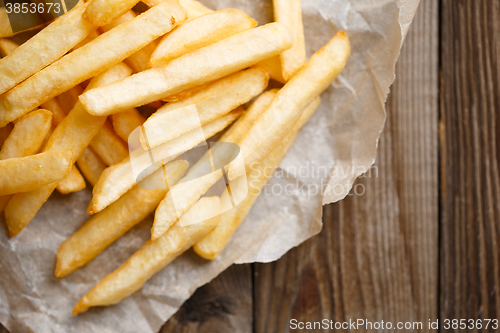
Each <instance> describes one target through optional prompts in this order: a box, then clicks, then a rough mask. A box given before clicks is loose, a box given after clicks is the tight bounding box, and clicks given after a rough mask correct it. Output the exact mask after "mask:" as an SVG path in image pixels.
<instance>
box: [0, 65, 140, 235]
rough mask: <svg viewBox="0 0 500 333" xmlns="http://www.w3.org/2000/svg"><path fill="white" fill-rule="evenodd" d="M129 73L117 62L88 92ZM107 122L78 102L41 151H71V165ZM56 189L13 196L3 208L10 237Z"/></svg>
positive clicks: (26, 222)
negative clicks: (87, 110)
mask: <svg viewBox="0 0 500 333" xmlns="http://www.w3.org/2000/svg"><path fill="white" fill-rule="evenodd" d="M131 73H132V70H131V69H130V68H129V67H127V66H126V65H125V64H123V63H119V64H117V65H115V66H113V67H111V68H110V69H108V70H107V71H106V72H104V73H102V74H99V75H98V76H96V77H95V78H93V79H92V80H91V81H90V83H89V85H88V87H87V89H92V88H93V87H96V86H100V85H106V84H109V83H111V82H113V81H116V80H120V79H123V78H124V77H126V76H128V75H130V74H131ZM105 121H106V117H95V116H91V115H89V114H88V112H86V111H85V109H84V108H83V107H82V105H81V104H80V103H79V102H78V103H77V104H76V105H75V107H74V108H73V110H71V112H70V113H69V114H68V116H67V117H66V118H64V120H63V121H62V122H61V123H60V124H59V126H57V128H56V129H55V130H54V132H53V133H52V135H51V136H50V138H49V141H48V142H47V144H46V146H45V148H44V151H60V150H72V151H73V155H72V160H73V161H72V162H73V163H74V162H75V161H76V160H77V159H78V157H79V156H80V155H81V153H82V151H83V150H84V149H85V148H86V147H87V146H88V145H89V144H90V141H91V140H92V138H93V137H94V136H95V135H96V134H97V132H98V131H99V130H100V129H101V127H102V126H103V125H104V122H105ZM56 186H57V182H54V183H52V184H49V185H47V186H44V187H42V188H40V189H38V190H36V191H32V192H27V193H18V194H15V195H14V196H13V197H12V198H11V199H10V201H9V203H8V204H7V207H5V221H6V222H7V226H8V228H9V233H10V235H11V237H14V236H15V235H17V234H18V233H19V232H20V231H21V230H22V229H23V228H24V227H25V226H26V225H27V224H28V223H29V222H30V221H31V220H32V219H33V217H34V216H35V215H36V213H37V212H38V210H39V209H40V208H41V207H42V205H43V204H44V203H45V201H47V199H48V198H49V196H50V194H51V193H52V192H53V191H54V189H55V188H56Z"/></svg>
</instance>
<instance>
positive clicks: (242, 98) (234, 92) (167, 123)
mask: <svg viewBox="0 0 500 333" xmlns="http://www.w3.org/2000/svg"><path fill="white" fill-rule="evenodd" d="M268 82H269V72H268V71H267V69H265V68H263V67H255V68H250V69H247V70H244V71H241V72H237V73H235V74H232V75H229V76H227V77H225V78H222V79H220V80H218V81H215V82H214V83H212V84H211V85H209V86H208V87H207V88H205V89H203V90H202V91H200V92H199V93H197V94H195V95H192V96H191V97H189V98H187V99H185V100H182V101H181V102H177V103H171V104H167V105H166V106H163V107H161V108H160V109H158V111H156V112H155V113H154V114H153V116H151V117H149V119H148V120H146V122H145V123H144V124H143V125H142V129H141V138H140V139H141V145H142V147H143V148H144V149H149V148H154V147H157V146H159V145H160V144H162V143H164V142H167V141H169V140H172V139H175V138H176V137H178V136H181V135H182V134H184V133H187V132H189V131H191V130H193V129H195V128H197V127H199V126H200V124H201V125H205V124H207V123H209V122H211V121H213V120H215V119H217V118H220V117H222V116H223V115H225V114H228V113H229V112H231V111H232V110H234V109H236V108H237V107H238V106H240V105H243V104H245V103H247V102H249V101H250V100H252V98H254V97H256V96H258V95H259V94H260V93H262V92H263V91H264V89H266V87H267V84H268ZM187 105H195V106H196V109H193V111H194V112H192V113H188V112H186V109H185V108H184V106H187Z"/></svg>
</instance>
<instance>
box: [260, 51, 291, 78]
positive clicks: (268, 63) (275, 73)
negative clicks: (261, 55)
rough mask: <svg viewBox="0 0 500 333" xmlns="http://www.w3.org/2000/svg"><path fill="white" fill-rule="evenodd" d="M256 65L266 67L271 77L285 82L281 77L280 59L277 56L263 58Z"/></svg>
mask: <svg viewBox="0 0 500 333" xmlns="http://www.w3.org/2000/svg"><path fill="white" fill-rule="evenodd" d="M257 65H258V66H262V67H265V68H267V69H268V70H269V73H270V74H271V79H273V80H275V81H278V82H279V83H283V84H285V83H286V81H285V79H284V78H283V70H282V69H281V59H280V57H279V56H275V57H271V58H267V59H264V60H262V61H261V62H259V63H258V64H257Z"/></svg>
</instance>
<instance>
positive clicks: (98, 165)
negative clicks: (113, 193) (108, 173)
mask: <svg viewBox="0 0 500 333" xmlns="http://www.w3.org/2000/svg"><path fill="white" fill-rule="evenodd" d="M76 165H78V168H79V169H80V172H81V173H82V174H83V176H84V177H85V179H87V180H88V182H89V183H90V184H91V185H92V186H94V185H95V184H96V183H97V180H98V179H99V177H100V176H101V174H102V172H103V171H104V169H106V167H107V165H106V164H104V162H103V161H102V160H101V159H100V158H99V156H97V154H96V153H95V152H94V151H93V150H92V148H90V147H87V148H85V149H84V150H83V152H82V155H81V156H80V158H79V159H78V160H77V161H76Z"/></svg>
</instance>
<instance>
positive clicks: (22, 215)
mask: <svg viewBox="0 0 500 333" xmlns="http://www.w3.org/2000/svg"><path fill="white" fill-rule="evenodd" d="M144 2H145V4H146V5H147V6H149V9H148V10H146V11H144V12H142V13H140V14H138V13H135V12H134V11H133V8H134V6H135V5H137V3H138V1H137V0H90V1H88V2H81V3H79V4H78V5H77V6H76V7H75V8H74V9H72V10H71V11H69V12H68V13H66V14H64V15H63V16H61V17H60V18H59V19H57V20H55V21H54V22H53V23H51V24H50V25H48V26H46V27H45V28H43V29H42V30H41V31H40V32H38V33H37V34H36V35H35V36H34V37H32V38H31V39H29V40H28V41H26V42H25V43H23V44H22V45H16V44H15V43H14V42H12V41H11V40H9V39H5V38H4V39H0V55H1V56H2V57H3V58H2V59H1V60H0V147H1V150H0V212H4V213H5V220H6V223H7V227H8V230H9V233H10V235H11V237H14V236H16V235H17V234H18V233H19V232H21V231H22V230H23V228H25V227H26V226H27V224H28V223H29V222H30V221H31V220H32V219H33V218H34V216H35V215H36V213H37V212H38V210H39V209H40V207H41V206H42V205H43V204H44V203H45V201H47V199H48V198H49V197H50V195H51V194H52V192H53V191H54V190H56V189H57V190H58V191H59V192H61V193H64V194H67V193H72V192H75V191H79V190H82V189H83V188H85V187H86V181H87V182H88V183H89V184H90V185H91V186H93V191H92V194H93V197H92V200H91V202H90V204H89V207H88V213H89V214H91V215H92V217H91V218H90V219H89V220H88V221H87V222H86V223H85V224H84V225H83V226H82V227H81V228H80V229H79V230H77V231H76V232H75V233H74V234H73V235H72V236H71V237H69V238H68V239H67V240H66V241H65V242H64V243H62V245H61V246H60V249H59V251H58V253H57V263H56V270H55V275H56V276H57V277H59V278H63V277H65V276H67V275H69V274H71V273H73V272H75V271H76V270H78V269H80V268H82V267H83V266H85V265H86V264H87V263H89V262H90V261H91V260H93V259H94V258H95V257H96V256H98V255H99V254H100V253H101V252H102V251H103V250H104V249H105V248H106V247H108V246H109V245H111V244H112V243H113V242H114V241H116V240H117V239H118V238H120V236H122V235H123V234H125V233H126V232H127V231H129V230H131V229H132V228H133V227H134V226H135V225H137V224H138V223H139V222H140V221H142V220H143V219H144V218H146V217H147V216H148V215H149V214H151V213H153V212H154V223H153V226H152V229H151V240H149V241H147V242H146V243H145V244H144V246H143V247H142V248H141V249H140V250H139V251H137V252H136V253H135V254H133V255H132V256H131V257H130V258H129V259H128V260H127V261H126V262H125V263H124V264H123V265H122V266H121V267H120V268H118V269H117V270H116V271H114V272H112V273H110V274H109V275H107V276H106V277H104V278H103V279H102V280H101V281H100V282H99V283H97V285H95V286H94V287H93V288H92V289H91V290H90V291H89V292H88V293H87V294H86V295H85V296H83V297H82V298H81V300H80V301H79V302H78V303H77V304H76V306H75V308H74V310H73V314H78V313H81V312H85V311H87V310H88V309H89V308H90V307H93V306H107V305H111V304H116V303H118V302H120V301H121V300H123V299H124V298H126V297H128V296H129V295H131V294H132V293H134V292H135V291H137V290H139V289H140V288H141V287H142V286H143V284H144V283H145V282H146V281H147V280H148V279H149V278H151V277H152V276H153V275H154V274H156V273H157V272H158V271H160V270H161V269H163V268H164V267H165V266H167V265H168V264H169V263H171V262H172V261H173V260H174V259H175V258H177V257H178V256H179V255H181V254H182V253H183V252H185V251H186V250H188V249H189V248H191V247H192V248H193V249H194V251H195V252H196V253H197V254H198V255H200V256H201V257H203V258H206V259H215V258H216V257H217V256H218V255H219V254H220V253H221V252H222V251H223V249H224V247H225V245H226V244H227V243H228V241H229V240H230V238H231V236H232V235H233V234H234V232H235V231H236V230H237V229H238V226H239V225H240V224H241V223H242V221H243V220H244V219H245V217H246V216H247V214H248V213H249V211H250V209H251V207H252V206H253V204H254V203H255V201H256V199H257V197H258V196H259V194H260V192H261V190H262V188H263V187H264V186H265V184H266V183H267V182H268V181H269V179H270V177H271V176H272V174H273V172H274V170H275V169H276V168H277V167H278V166H279V164H280V162H281V160H282V159H283V158H284V156H285V155H286V154H287V152H288V150H289V149H290V148H291V146H292V145H293V142H294V141H295V139H296V137H297V135H298V134H299V132H300V130H301V128H302V127H303V126H304V125H305V124H306V123H307V121H308V120H309V119H310V118H311V116H312V115H313V114H314V112H315V111H316V109H317V108H318V106H319V104H320V94H321V93H322V92H323V91H324V90H325V89H326V88H328V87H329V86H330V85H331V83H332V82H333V80H335V78H336V77H337V76H338V75H339V74H340V72H341V71H342V70H343V68H344V66H345V64H346V61H347V59H348V57H349V54H350V43H349V39H348V37H347V35H346V34H345V33H344V32H343V31H340V32H338V33H337V34H336V35H335V36H334V37H333V38H332V39H331V40H330V41H329V42H328V43H327V44H326V45H325V46H324V47H323V48H321V49H320V50H319V51H318V52H316V53H315V54H314V55H313V56H312V57H311V58H310V60H309V61H308V62H307V63H306V51H305V41H304V32H303V25H302V13H301V5H300V0H273V5H274V12H275V19H276V22H274V23H269V24H266V25H263V26H259V27H257V22H256V21H254V20H253V19H252V18H251V17H249V16H248V15H247V14H246V13H245V12H243V11H241V10H238V9H223V10H219V11H212V10H210V9H208V8H206V7H205V6H203V5H202V4H201V3H199V2H197V1H194V0H144ZM1 33H2V31H1V30H0V34H1ZM270 78H272V79H274V80H276V81H278V82H281V83H283V84H284V85H283V87H282V88H281V89H272V90H267V91H266V88H267V86H268V82H269V79H270ZM249 102H251V104H250V105H249V106H248V108H247V109H246V110H245V109H244V108H243V105H246V104H247V103H249ZM143 105H149V106H150V107H154V108H155V109H157V110H156V112H155V113H153V115H151V116H149V117H148V118H146V117H144V116H143V114H141V113H140V112H139V111H138V110H137V109H136V107H140V106H143ZM219 132H220V133H221V134H222V135H221V136H220V138H219V140H218V142H219V143H230V144H233V145H238V146H239V148H240V150H239V155H238V157H239V158H234V156H232V155H231V154H230V152H229V151H225V150H224V149H227V148H224V147H225V146H224V145H220V146H217V145H215V146H213V147H211V148H209V150H208V151H207V152H205V154H204V155H203V156H202V157H201V158H200V159H199V160H198V161H197V162H196V163H194V165H191V166H189V164H188V162H187V161H185V160H183V159H182V154H183V153H185V152H187V151H189V150H190V149H192V148H194V147H196V146H198V145H199V144H202V143H203V142H205V141H206V140H208V138H210V137H212V136H214V135H215V134H217V133H219ZM134 135H135V136H136V137H137V138H138V140H137V141H136V142H135V143H132V140H131V137H132V136H134ZM215 155H217V156H222V157H223V158H222V160H223V161H224V163H223V164H224V167H222V168H215V167H214V162H213V156H215ZM229 155H231V156H229ZM224 158H225V159H224ZM152 160H153V161H155V162H154V163H152ZM207 168H208V169H210V171H211V172H210V173H208V174H207V173H206V172H205V171H204V170H207ZM136 170H139V171H141V172H139V173H137V172H136ZM221 179H222V180H225V181H226V184H227V185H226V189H225V191H224V192H223V193H222V194H221V195H220V196H206V193H207V192H208V191H209V190H210V189H211V188H212V187H213V186H214V184H216V183H217V182H218V181H219V180H221ZM85 180H86V181H85ZM235 203H236V204H235Z"/></svg>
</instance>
